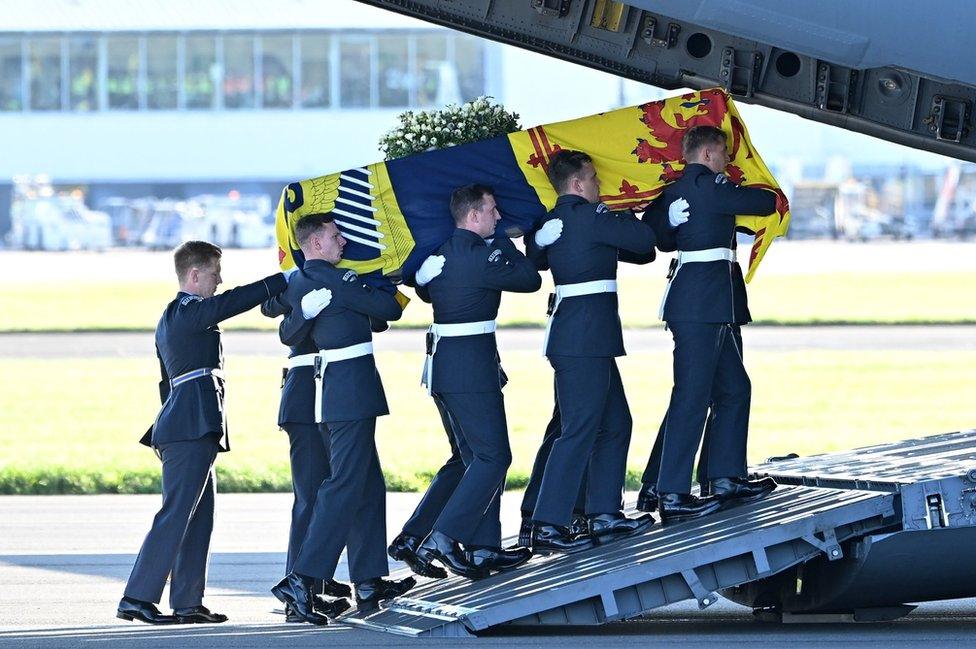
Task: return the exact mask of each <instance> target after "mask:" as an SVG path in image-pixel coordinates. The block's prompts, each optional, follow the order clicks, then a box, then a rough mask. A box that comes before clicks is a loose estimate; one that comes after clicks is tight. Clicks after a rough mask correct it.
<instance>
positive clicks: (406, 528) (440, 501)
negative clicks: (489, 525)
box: [403, 397, 501, 543]
mask: <svg viewBox="0 0 976 649" xmlns="http://www.w3.org/2000/svg"><path fill="white" fill-rule="evenodd" d="M434 405H435V406H437V413H438V414H439V415H440V418H441V425H442V426H443V427H444V433H445V434H446V435H447V443H448V444H449V445H450V447H451V456H450V457H449V458H448V459H447V461H446V462H445V463H444V464H443V466H441V468H440V469H438V470H437V473H436V474H434V478H433V479H432V480H431V481H430V485H429V486H428V487H427V491H425V492H424V496H423V498H421V499H420V502H419V503H418V504H417V507H416V509H414V510H413V513H412V514H411V515H410V518H408V519H407V522H406V523H404V524H403V533H404V534H409V535H410V536H413V537H416V538H418V539H423V538H424V537H425V536H427V535H428V534H430V531H431V530H432V529H434V521H436V520H437V517H438V516H440V514H441V511H443V509H444V505H446V504H447V501H448V500H449V499H450V497H451V494H453V493H454V490H455V489H457V486H458V483H460V482H461V476H463V475H464V469H465V466H464V460H463V459H462V458H461V449H460V447H459V446H458V443H457V439H458V437H459V435H458V433H457V432H456V431H455V428H456V425H455V424H454V422H453V421H452V420H451V413H449V412H448V411H447V408H446V407H445V406H444V402H443V401H441V399H440V398H438V397H434ZM493 536H494V535H493V534H492V533H490V532H489V533H488V534H487V538H488V539H489V540H490V539H491V538H493ZM498 539H499V543H500V542H501V528H500V527H499V529H498Z"/></svg>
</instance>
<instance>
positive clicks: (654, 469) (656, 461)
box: [641, 413, 712, 485]
mask: <svg viewBox="0 0 976 649" xmlns="http://www.w3.org/2000/svg"><path fill="white" fill-rule="evenodd" d="M667 421H668V415H667V413H664V419H662V420H661V426H660V427H659V428H658V429H657V437H655V438H654V446H653V447H652V448H651V454H650V456H649V457H648V458H647V466H646V467H644V474H643V475H642V476H641V483H642V484H652V485H657V478H658V475H659V474H660V473H661V448H662V447H663V446H664V426H665V424H667ZM711 424H712V417H711V414H709V416H708V417H707V418H706V420H705V435H704V439H702V450H701V452H700V453H699V454H698V469H697V470H696V471H695V474H696V477H697V478H698V482H699V484H705V482H707V481H708V480H710V479H711V476H709V475H708V448H709V446H708V442H709V439H708V438H709V436H710V434H711Z"/></svg>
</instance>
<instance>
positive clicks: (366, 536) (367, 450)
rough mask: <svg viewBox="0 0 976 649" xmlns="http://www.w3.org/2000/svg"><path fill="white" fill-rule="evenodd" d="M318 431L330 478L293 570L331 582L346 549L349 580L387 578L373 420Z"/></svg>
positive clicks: (381, 486)
mask: <svg viewBox="0 0 976 649" xmlns="http://www.w3.org/2000/svg"><path fill="white" fill-rule="evenodd" d="M320 430H321V431H322V433H323V435H328V438H329V447H330V449H331V452H330V454H329V457H330V466H331V469H332V474H331V475H330V476H329V477H328V478H327V479H326V480H325V481H323V482H322V484H321V485H320V486H319V488H318V492H317V493H316V495H315V507H314V509H313V511H312V518H311V520H310V521H309V523H308V531H307V532H306V533H305V539H304V541H303V542H302V547H301V549H300V550H299V551H298V555H297V556H296V557H295V564H294V566H293V571H294V572H297V573H298V574H300V575H304V576H306V577H313V578H315V579H331V578H332V577H333V576H334V574H335V569H336V566H337V565H338V563H339V556H340V555H341V554H342V548H344V547H345V548H347V549H348V557H349V578H350V579H351V580H352V581H353V582H356V583H358V582H361V581H365V580H367V579H372V578H374V577H382V576H385V575H388V574H389V570H388V568H387V563H386V483H385V482H384V481H383V470H382V468H380V459H379V456H378V455H377V453H376V440H375V433H376V418H375V417H370V418H368V419H357V420H354V421H338V422H328V423H327V424H320Z"/></svg>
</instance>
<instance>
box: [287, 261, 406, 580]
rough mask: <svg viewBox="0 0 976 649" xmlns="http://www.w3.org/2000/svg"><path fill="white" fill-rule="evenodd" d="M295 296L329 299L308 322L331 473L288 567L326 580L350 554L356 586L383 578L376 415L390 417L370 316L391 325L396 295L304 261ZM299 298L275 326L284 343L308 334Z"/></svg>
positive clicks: (382, 503) (382, 504) (382, 491)
mask: <svg viewBox="0 0 976 649" xmlns="http://www.w3.org/2000/svg"><path fill="white" fill-rule="evenodd" d="M291 283H292V287H293V288H292V290H293V292H294V294H295V295H296V296H304V295H305V294H307V293H308V292H309V291H312V290H315V289H319V288H328V289H330V290H331V291H332V301H331V303H330V304H329V306H327V307H326V308H325V309H324V310H323V311H322V312H321V313H320V314H319V315H318V316H317V317H316V318H315V319H314V321H313V322H312V325H311V335H312V339H313V341H314V342H315V345H316V347H317V348H318V349H319V350H320V355H319V356H318V358H319V359H320V360H319V363H318V364H317V365H313V371H314V372H315V373H316V376H317V377H318V378H317V381H318V385H317V386H316V395H315V404H316V405H315V412H316V420H317V421H318V422H319V430H320V431H321V434H322V435H323V436H327V438H328V441H327V442H325V441H324V442H323V444H327V445H328V446H329V448H330V449H331V451H330V465H331V470H332V473H331V476H330V477H329V478H328V479H326V480H325V481H324V482H322V484H321V485H320V486H319V489H318V492H317V494H316V496H315V506H314V509H313V512H312V516H311V520H310V521H309V525H308V530H307V532H306V534H305V538H304V540H303V542H302V544H301V549H300V550H299V551H298V554H297V556H296V557H295V561H294V565H293V570H294V572H296V573H299V574H301V575H305V576H308V577H313V578H316V579H330V578H331V577H332V576H333V574H334V573H335V568H336V565H337V564H338V562H339V555H340V554H341V553H342V548H343V547H347V548H348V550H349V575H350V578H351V579H352V580H353V581H354V582H357V583H358V582H363V581H366V580H369V579H373V578H375V577H380V576H384V575H387V574H389V572H388V569H387V562H386V553H385V550H386V485H385V483H384V481H383V471H382V469H381V467H380V461H379V456H378V455H377V453H376V442H375V431H376V418H377V417H379V416H382V415H386V414H389V408H388V406H387V403H386V395H385V393H384V392H383V384H382V382H381V381H380V376H379V373H378V372H377V371H376V364H375V362H374V359H373V355H372V331H371V328H370V319H371V318H373V319H375V320H382V321H388V320H397V319H399V317H400V315H401V309H400V305H399V304H398V303H397V301H396V298H395V297H394V296H393V295H392V294H390V293H387V292H385V291H382V290H377V289H374V288H372V287H370V286H367V285H366V284H365V283H363V280H361V279H360V278H359V277H358V275H356V273H355V272H354V271H351V270H346V269H342V268H336V267H335V266H333V265H332V264H329V263H328V262H325V261H323V260H320V259H310V260H307V261H306V262H305V265H304V268H303V270H302V271H300V272H298V273H296V275H295V276H294V277H293V278H292V282H291ZM300 302H301V298H300V297H297V299H296V300H295V301H294V302H293V304H295V305H296V306H297V308H293V309H292V310H291V312H290V313H289V314H288V315H287V316H286V317H285V319H284V320H283V321H282V323H281V326H280V334H281V340H282V342H284V343H285V344H287V345H294V344H296V343H298V342H299V341H301V340H302V339H303V338H304V337H305V336H306V335H307V331H308V326H309V325H308V321H307V320H305V318H304V317H303V315H302V310H301V307H300Z"/></svg>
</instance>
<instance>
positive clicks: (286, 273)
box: [281, 266, 298, 282]
mask: <svg viewBox="0 0 976 649" xmlns="http://www.w3.org/2000/svg"><path fill="white" fill-rule="evenodd" d="M297 272H298V266H292V267H291V268H289V269H288V270H283V271H281V274H282V275H284V276H285V281H286V282H290V281H291V277H292V275H294V274H295V273H297Z"/></svg>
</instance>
